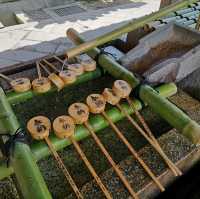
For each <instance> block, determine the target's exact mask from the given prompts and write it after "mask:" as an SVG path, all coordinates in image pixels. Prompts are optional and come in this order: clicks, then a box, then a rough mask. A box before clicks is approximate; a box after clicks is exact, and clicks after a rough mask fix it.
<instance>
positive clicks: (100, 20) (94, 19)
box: [0, 0, 160, 69]
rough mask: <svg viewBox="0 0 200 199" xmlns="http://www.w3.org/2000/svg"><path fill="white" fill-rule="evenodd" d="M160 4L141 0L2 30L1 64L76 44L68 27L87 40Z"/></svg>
mask: <svg viewBox="0 0 200 199" xmlns="http://www.w3.org/2000/svg"><path fill="white" fill-rule="evenodd" d="M159 4H160V0H141V1H140V2H135V3H129V4H125V5H120V6H115V7H108V8H104V9H99V10H94V11H88V12H84V13H81V14H76V15H73V16H72V15H70V16H68V17H63V18H60V17H59V18H54V19H53V18H50V19H47V20H42V21H40V22H30V23H27V24H21V25H16V26H11V27H7V28H4V29H0V44H1V45H0V67H1V69H2V68H4V67H5V68H7V67H9V66H11V65H13V64H17V63H23V62H30V61H31V60H35V59H40V58H42V57H43V56H47V55H51V54H54V53H56V54H58V53H61V52H64V51H65V50H66V49H68V48H70V47H71V46H72V43H71V42H70V41H69V40H68V39H67V38H66V30H67V29H68V28H74V29H76V30H77V31H78V32H80V33H84V36H85V37H86V38H87V39H92V38H95V37H97V36H99V35H101V34H104V33H107V32H109V31H112V30H113V29H115V28H116V27H119V26H121V25H122V24H124V23H125V22H127V21H129V20H131V19H134V18H138V17H141V16H143V15H146V14H149V13H151V12H153V11H156V10H158V9H159ZM1 60H3V61H1ZM6 61H7V62H6ZM4 64H5V65H4ZM10 64H11V65H10Z"/></svg>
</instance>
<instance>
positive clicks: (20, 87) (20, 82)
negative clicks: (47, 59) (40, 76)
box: [0, 74, 31, 93]
mask: <svg viewBox="0 0 200 199" xmlns="http://www.w3.org/2000/svg"><path fill="white" fill-rule="evenodd" d="M0 77H1V78H2V79H4V80H6V81H8V82H9V84H10V85H11V86H12V88H13V90H14V91H15V92H17V93H22V92H26V91H28V90H30V89H31V82H30V80H29V79H28V78H25V77H21V78H17V79H14V80H13V79H11V78H9V77H7V76H6V75H3V74H0Z"/></svg>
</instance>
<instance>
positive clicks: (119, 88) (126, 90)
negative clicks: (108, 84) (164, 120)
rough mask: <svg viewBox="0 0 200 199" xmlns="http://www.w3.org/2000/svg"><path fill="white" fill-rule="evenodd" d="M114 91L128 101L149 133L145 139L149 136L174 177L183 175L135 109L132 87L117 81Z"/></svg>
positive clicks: (131, 120)
mask: <svg viewBox="0 0 200 199" xmlns="http://www.w3.org/2000/svg"><path fill="white" fill-rule="evenodd" d="M112 90H113V92H114V93H115V94H116V95H117V96H118V97H119V98H120V99H122V98H124V99H126V100H127V101H128V103H129V105H130V107H131V109H132V111H133V112H134V113H135V115H136V116H137V118H138V119H139V121H140V123H141V124H142V126H143V127H144V129H145V131H146V133H147V134H146V133H145V137H147V136H148V137H149V138H150V139H151V140H152V141H153V143H154V148H155V147H156V148H157V151H158V152H159V154H160V155H161V156H162V157H163V159H164V160H165V162H166V164H167V165H168V166H169V168H170V169H171V171H172V172H173V173H174V175H175V176H178V175H182V172H181V171H180V169H179V168H178V167H177V166H176V165H175V164H174V163H173V162H172V161H171V160H170V159H169V158H168V157H167V155H166V154H165V153H164V151H163V149H162V148H161V146H160V144H159V143H158V141H157V140H156V138H155V137H154V135H153V133H152V132H151V130H150V128H149V127H148V125H147V123H146V122H145V120H144V118H143V117H142V115H141V114H140V113H139V111H138V110H137V109H136V108H135V107H134V104H133V103H132V102H131V99H130V97H129V95H130V93H131V91H132V88H131V86H130V85H129V84H128V83H127V82H126V81H124V80H116V81H115V82H114V84H113V88H112ZM118 108H119V107H118ZM127 117H128V119H129V121H130V122H131V123H132V124H133V118H132V119H131V118H130V116H127ZM136 126H137V127H136ZM135 127H136V128H138V125H135ZM138 129H139V128H138ZM140 132H141V133H142V131H141V128H140ZM142 134H144V131H143V133H142ZM148 140H149V139H148ZM149 141H150V140H149Z"/></svg>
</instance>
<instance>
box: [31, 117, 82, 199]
mask: <svg viewBox="0 0 200 199" xmlns="http://www.w3.org/2000/svg"><path fill="white" fill-rule="evenodd" d="M27 129H28V131H29V132H30V134H31V136H32V137H33V139H35V140H45V142H46V143H47V145H48V147H49V149H50V151H51V152H52V154H53V156H54V158H55V160H56V162H57V165H58V167H59V168H60V169H61V170H62V172H63V174H64V175H65V177H66V179H67V181H68V182H69V184H70V185H71V187H72V189H73V191H74V193H75V194H76V196H77V198H79V199H83V196H82V194H81V193H80V191H79V189H78V187H77V186H76V184H75V182H74V180H73V178H72V177H71V175H70V173H69V172H68V170H67V168H66V167H65V165H64V163H63V161H62V159H61V158H60V156H59V154H58V153H57V151H56V150H55V148H54V146H53V144H52V143H51V141H50V139H49V132H50V130H51V122H50V120H49V119H48V118H47V117H44V116H36V117H33V118H32V119H30V120H29V121H28V123H27Z"/></svg>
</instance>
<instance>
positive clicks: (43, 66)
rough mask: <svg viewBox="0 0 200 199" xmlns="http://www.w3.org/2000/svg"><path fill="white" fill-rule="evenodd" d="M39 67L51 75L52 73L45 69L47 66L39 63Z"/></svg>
mask: <svg viewBox="0 0 200 199" xmlns="http://www.w3.org/2000/svg"><path fill="white" fill-rule="evenodd" d="M39 65H40V66H41V67H42V68H43V69H44V70H45V72H46V73H47V74H48V75H50V74H51V72H50V71H49V70H48V69H47V68H46V67H45V65H43V64H42V63H39Z"/></svg>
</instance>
